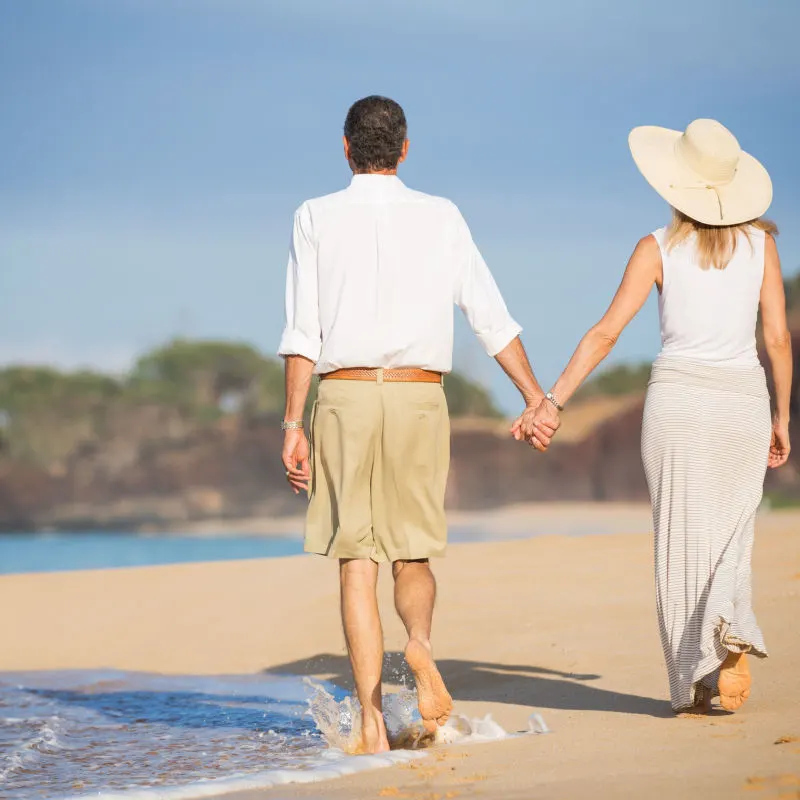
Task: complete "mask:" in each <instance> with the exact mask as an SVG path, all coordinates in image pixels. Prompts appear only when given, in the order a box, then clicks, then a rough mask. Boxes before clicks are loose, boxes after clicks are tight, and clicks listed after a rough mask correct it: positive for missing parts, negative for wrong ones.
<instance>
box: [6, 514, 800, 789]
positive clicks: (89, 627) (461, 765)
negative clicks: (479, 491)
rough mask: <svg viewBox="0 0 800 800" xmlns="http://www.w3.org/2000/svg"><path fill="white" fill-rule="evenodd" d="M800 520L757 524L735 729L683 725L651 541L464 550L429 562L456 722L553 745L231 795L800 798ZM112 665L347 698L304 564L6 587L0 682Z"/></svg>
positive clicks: (390, 626)
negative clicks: (272, 677) (758, 650)
mask: <svg viewBox="0 0 800 800" xmlns="http://www.w3.org/2000/svg"><path fill="white" fill-rule="evenodd" d="M798 519H800V518H799V517H798V515H797V514H790V513H777V512H776V513H771V514H767V515H764V516H763V517H762V518H761V520H760V523H759V531H758V535H757V544H756V552H755V557H754V573H755V581H754V583H755V605H756V611H757V614H758V618H759V621H760V623H761V625H762V628H763V630H764V633H765V636H766V640H767V644H768V647H769V648H770V652H771V655H772V657H771V658H770V659H769V660H767V661H765V662H757V663H755V664H754V665H753V672H754V687H753V692H752V696H751V699H750V701H749V703H748V704H747V705H746V706H745V708H744V709H743V710H742V711H741V712H739V713H737V714H735V715H725V714H722V713H717V714H715V715H713V716H711V717H706V718H698V719H686V718H674V717H673V715H672V714H671V712H670V709H669V704H668V701H667V697H668V695H667V686H666V675H665V670H664V667H663V664H662V661H661V648H660V645H659V641H658V634H657V630H656V623H655V613H654V607H653V606H654V604H653V590H652V583H653V581H652V559H651V541H650V537H649V536H647V535H644V534H619V535H601V536H590V537H582V538H576V537H566V536H547V537H541V538H536V539H531V540H525V541H511V542H498V543H483V544H470V545H460V546H453V547H452V548H451V550H450V553H449V556H448V558H447V559H445V560H443V561H441V562H437V563H436V565H435V569H436V573H437V576H438V578H439V581H440V595H439V602H438V609H437V617H436V625H435V631H434V637H435V650H436V655H437V658H438V660H439V663H440V666H441V668H442V671H443V673H444V675H445V678H446V679H447V681H448V685H449V688H450V690H451V692H452V694H453V697H454V699H455V710H456V712H457V713H463V714H466V715H468V716H483V715H485V714H486V713H491V714H492V715H493V716H494V718H495V719H496V720H498V721H499V722H500V723H501V724H502V725H503V726H504V727H505V728H506V729H507V730H510V731H515V730H522V729H524V728H525V726H526V722H527V719H528V716H529V714H530V713H531V712H532V711H534V710H536V711H539V712H540V713H541V714H542V715H543V716H544V718H545V720H546V722H547V723H548V725H549V726H550V728H551V729H552V731H553V733H552V734H549V735H546V736H529V737H521V738H518V739H512V740H507V741H503V742H499V743H494V744H486V745H471V746H466V747H461V748H457V747H451V748H436V749H434V750H432V751H429V757H428V758H425V759H423V760H421V761H419V762H417V763H413V764H408V765H405V766H397V767H392V768H389V769H383V770H377V771H374V772H370V773H362V774H359V775H355V776H352V777H349V778H343V779H340V780H338V781H334V782H330V783H318V784H312V785H304V786H299V785H298V786H283V787H279V788H276V789H272V790H266V791H263V792H250V793H244V794H240V795H232V796H231V797H238V798H239V800H245V798H248V800H256V798H259V799H261V800H269V799H270V798H275V799H276V800H277V798H290V797H291V798H295V797H297V798H300V797H308V798H326V799H329V800H344V799H345V798H348V799H349V798H379V797H396V798H415V800H444V799H445V798H472V797H475V798H504V799H507V800H513V799H514V798H589V797H591V798H593V799H595V798H643V797H646V798H648V800H656V799H657V798H667V797H668V798H670V800H673V798H676V797H678V798H695V797H703V798H717V797H738V796H742V797H749V798H753V800H761V798H768V797H794V798H797V797H800V702H799V701H798V692H799V691H800V666H798V665H800V633H799V632H798V631H800V626H799V625H798V616H799V615H800V603H799V602H798V593H799V592H800V536H798V530H799V529H800V525H798ZM509 524H510V523H509ZM386 578H387V576H386V575H384V581H383V583H382V586H381V602H382V608H383V609H384V611H385V620H386V625H385V627H386V641H387V650H389V651H392V652H396V651H399V650H401V649H402V646H403V637H402V630H401V627H400V625H399V623H398V622H397V620H396V619H395V618H394V614H393V612H392V607H391V586H390V584H389V582H388V580H386ZM395 663H397V659H396V657H395ZM104 666H105V667H116V668H121V669H128V670H145V671H160V672H173V673H195V674H198V673H210V674H213V673H250V672H255V671H260V670H275V671H284V672H292V673H304V674H309V675H319V676H324V677H333V678H334V679H335V680H336V681H337V682H341V683H343V684H345V685H348V677H347V661H346V657H345V652H344V645H343V640H342V636H341V633H340V627H339V622H338V618H337V585H336V570H335V568H334V565H333V564H331V563H329V562H327V561H325V560H324V559H321V558H314V557H298V558H289V559H281V560H263V561H247V562H226V563H214V564H195V565H182V566H169V567H151V568H142V569H120V570H103V571H93V572H73V573H61V574H49V575H21V576H6V577H2V578H0V669H1V670H30V669H54V668H94V667H104Z"/></svg>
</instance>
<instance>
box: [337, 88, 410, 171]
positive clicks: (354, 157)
mask: <svg viewBox="0 0 800 800" xmlns="http://www.w3.org/2000/svg"><path fill="white" fill-rule="evenodd" d="M407 131H408V126H407V125H406V115H405V114H404V113H403V109H402V108H401V107H400V105H399V104H398V103H395V101H394V100H390V99H389V98H388V97H380V96H379V95H371V96H370V97H364V98H363V99H361V100H357V101H356V102H355V103H353V105H352V106H350V110H349V111H348V112H347V118H346V119H345V121H344V135H345V136H346V137H347V141H348V142H349V143H350V161H351V162H352V164H353V167H354V168H355V170H356V172H377V171H380V170H387V169H394V168H395V167H396V166H397V163H398V162H399V161H400V155H401V152H402V149H403V142H404V141H405V140H406V133H407Z"/></svg>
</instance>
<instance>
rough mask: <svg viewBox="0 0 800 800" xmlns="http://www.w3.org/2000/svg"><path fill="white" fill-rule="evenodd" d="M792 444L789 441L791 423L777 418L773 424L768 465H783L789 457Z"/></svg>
mask: <svg viewBox="0 0 800 800" xmlns="http://www.w3.org/2000/svg"><path fill="white" fill-rule="evenodd" d="M791 449H792V446H791V444H790V443H789V423H788V422H787V423H785V422H781V421H780V420H777V419H776V420H775V422H773V424H772V441H771V442H770V445H769V460H768V461H767V466H768V467H769V468H770V469H776V468H777V467H782V466H783V465H784V464H785V463H786V460H787V459H788V458H789V453H790V452H791Z"/></svg>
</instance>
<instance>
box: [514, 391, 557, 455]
mask: <svg viewBox="0 0 800 800" xmlns="http://www.w3.org/2000/svg"><path fill="white" fill-rule="evenodd" d="M559 427H561V420H560V419H559V414H558V409H557V408H556V407H555V406H554V405H553V404H552V403H551V402H550V401H549V400H547V399H546V398H543V399H542V401H541V402H540V403H539V405H538V406H532V405H531V406H528V408H526V409H525V411H524V412H523V413H522V416H520V417H519V418H518V419H517V420H516V421H515V422H514V424H513V425H512V426H511V435H512V436H513V437H514V438H515V439H516V440H517V441H518V442H521V441H526V442H528V444H530V445H531V447H535V448H536V449H537V450H541V451H542V452H543V453H544V451H545V450H547V448H548V447H549V446H550V441H551V439H552V438H553V436H554V435H555V432H556V431H557V430H558V429H559Z"/></svg>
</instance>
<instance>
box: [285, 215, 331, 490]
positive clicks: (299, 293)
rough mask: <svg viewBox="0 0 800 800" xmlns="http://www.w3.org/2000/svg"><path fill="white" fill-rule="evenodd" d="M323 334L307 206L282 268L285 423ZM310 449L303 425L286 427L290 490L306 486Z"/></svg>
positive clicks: (295, 415)
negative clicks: (283, 282)
mask: <svg viewBox="0 0 800 800" xmlns="http://www.w3.org/2000/svg"><path fill="white" fill-rule="evenodd" d="M321 347H322V335H321V331H320V324H319V299H318V289H317V249H316V244H315V241H314V234H313V224H312V219H311V212H310V210H309V208H308V205H307V204H303V205H302V206H300V208H299V209H298V210H297V213H296V214H295V217H294V227H293V230H292V243H291V248H290V250H289V265H288V267H287V271H286V327H285V328H284V331H283V336H282V337H281V343H280V347H279V348H278V353H279V355H281V356H283V357H284V360H285V369H286V410H285V414H284V422H289V423H302V420H303V411H304V409H305V405H306V399H307V398H308V390H309V388H310V387H311V376H312V374H313V372H314V364H315V363H316V361H317V360H318V359H319V356H320V350H321ZM308 457H309V447H308V440H307V439H306V435H305V432H304V431H303V430H302V428H294V429H290V430H287V431H286V432H285V434H284V439H283V451H282V454H281V459H282V461H283V466H284V468H285V469H286V477H287V479H288V481H289V484H290V486H291V487H292V489H293V490H294V492H295V494H299V493H300V491H301V490H303V491H304V490H306V489H307V487H308V479H309V476H310V468H309V463H308Z"/></svg>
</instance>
